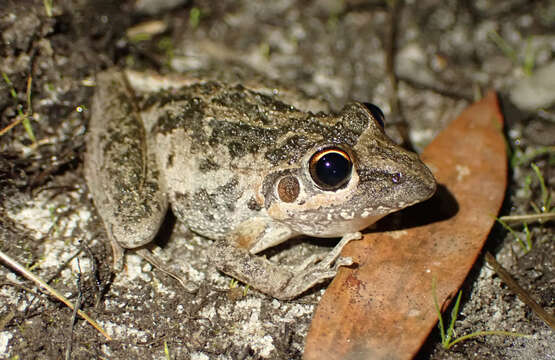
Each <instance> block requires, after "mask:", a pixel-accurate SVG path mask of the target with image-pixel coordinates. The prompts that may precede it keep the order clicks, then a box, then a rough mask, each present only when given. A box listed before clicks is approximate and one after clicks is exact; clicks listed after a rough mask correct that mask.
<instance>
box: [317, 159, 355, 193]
mask: <svg viewBox="0 0 555 360" xmlns="http://www.w3.org/2000/svg"><path fill="white" fill-rule="evenodd" d="M351 167H352V163H351V161H350V160H349V159H348V158H346V157H345V155H343V154H341V153H338V152H328V153H326V154H325V155H323V156H321V157H320V158H319V159H318V161H317V162H316V164H314V175H315V176H314V177H315V179H314V180H315V181H316V182H317V183H318V184H319V185H323V186H324V187H326V188H330V189H337V188H339V187H340V186H341V185H343V184H344V183H345V181H346V180H348V179H349V177H350V175H351Z"/></svg>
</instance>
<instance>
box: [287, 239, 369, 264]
mask: <svg viewBox="0 0 555 360" xmlns="http://www.w3.org/2000/svg"><path fill="white" fill-rule="evenodd" d="M360 239H362V234H361V233H360V232H355V233H352V234H346V235H344V236H343V237H342V238H341V240H340V241H339V242H338V243H337V245H335V247H334V248H333V250H332V251H330V252H328V253H325V254H314V255H311V256H310V257H309V258H308V259H306V260H305V261H303V262H302V264H300V265H299V266H298V267H297V269H296V270H297V271H296V272H301V271H303V270H306V269H308V268H309V267H311V266H314V265H315V264H319V265H321V266H322V267H328V268H330V267H331V265H332V264H334V268H339V267H340V266H350V265H353V259H351V258H350V257H339V254H341V251H342V250H343V248H344V247H345V245H347V244H348V243H349V242H351V241H352V240H360Z"/></svg>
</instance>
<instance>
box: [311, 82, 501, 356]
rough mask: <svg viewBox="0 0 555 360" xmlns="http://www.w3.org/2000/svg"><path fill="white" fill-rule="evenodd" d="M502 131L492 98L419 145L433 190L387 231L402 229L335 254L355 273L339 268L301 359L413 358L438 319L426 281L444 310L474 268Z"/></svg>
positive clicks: (491, 205) (492, 204)
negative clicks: (435, 184) (353, 264)
mask: <svg viewBox="0 0 555 360" xmlns="http://www.w3.org/2000/svg"><path fill="white" fill-rule="evenodd" d="M502 127H503V117H502V115H501V113H500V110H499V105H498V101H497V96H496V95H495V93H493V92H492V93H490V94H488V95H487V96H486V97H485V98H484V99H483V100H481V101H480V102H478V103H475V104H474V105H472V106H470V107H469V108H467V109H466V110H465V111H464V112H463V113H462V114H461V115H460V116H459V117H458V118H457V119H456V120H455V121H453V122H452V123H451V124H450V125H449V126H448V127H447V128H446V129H445V130H444V131H443V132H441V133H440V134H439V135H438V136H437V138H436V139H435V140H434V141H433V142H432V143H431V144H430V145H429V146H428V147H427V148H426V150H425V151H424V153H423V154H422V159H423V160H424V162H425V163H426V164H427V165H428V166H429V167H430V169H432V171H433V173H434V175H435V177H436V179H437V181H438V184H439V185H440V186H439V188H438V192H437V193H436V195H434V197H433V198H432V199H430V200H429V201H427V202H425V203H423V204H419V205H416V206H414V207H412V208H410V209H407V211H403V212H402V213H401V214H400V218H401V222H400V224H401V225H400V226H399V225H397V226H396V228H402V230H397V231H386V232H381V233H370V234H366V235H365V237H364V239H363V240H361V241H355V242H352V243H350V244H349V245H348V246H347V247H346V248H345V249H344V251H343V254H342V255H343V256H351V257H353V259H354V260H355V262H356V263H358V267H357V268H355V269H349V268H342V269H341V271H340V273H339V274H338V276H337V277H336V278H335V279H334V280H333V282H332V283H331V285H330V286H329V288H328V289H327V291H326V293H325V294H324V296H323V298H322V300H321V302H320V304H319V306H318V309H317V310H316V313H315V315H314V319H313V321H312V325H311V329H310V332H309V334H308V337H307V342H306V347H305V354H304V358H305V359H306V360H312V359H318V360H319V359H349V360H351V359H390V360H391V359H410V358H412V357H413V356H414V355H415V354H416V353H417V351H418V350H419V348H420V347H421V345H422V344H423V342H424V341H425V340H426V338H427V336H428V334H429V333H430V331H431V330H432V328H433V327H434V325H435V324H436V322H437V314H436V311H435V308H434V301H433V293H432V279H433V278H436V279H437V297H438V300H439V303H440V304H442V303H445V302H446V301H448V300H449V299H450V298H451V297H452V296H453V295H454V294H455V293H456V291H457V289H458V288H459V287H460V286H461V284H462V282H463V281H464V279H465V277H466V275H467V273H468V271H469V270H470V268H471V267H472V265H473V264H474V262H475V261H476V258H477V257H478V255H479V253H480V250H481V249H482V246H483V245H484V242H485V240H486V238H487V236H488V233H489V231H490V229H491V227H492V225H493V222H494V216H495V215H497V213H498V211H499V208H500V206H501V203H502V202H503V197H504V194H505V188H506V182H507V158H506V148H505V140H504V137H503V133H502ZM393 220H399V217H397V218H395V217H394V218H393ZM391 221H392V220H389V222H391ZM385 225H386V227H387V226H391V225H388V224H385Z"/></svg>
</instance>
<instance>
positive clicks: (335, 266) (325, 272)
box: [282, 232, 362, 298]
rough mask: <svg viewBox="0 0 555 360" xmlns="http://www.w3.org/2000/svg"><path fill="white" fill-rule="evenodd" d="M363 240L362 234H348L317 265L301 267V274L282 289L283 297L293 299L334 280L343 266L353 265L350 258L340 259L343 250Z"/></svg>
mask: <svg viewBox="0 0 555 360" xmlns="http://www.w3.org/2000/svg"><path fill="white" fill-rule="evenodd" d="M361 238H362V234H361V233H360V232H356V233H353V234H347V235H345V236H343V238H341V240H340V241H339V243H338V244H337V245H336V246H335V247H334V248H333V250H332V251H330V252H329V253H328V254H326V255H325V256H324V257H323V258H322V257H321V259H319V260H320V261H319V262H317V263H312V265H311V264H310V263H308V264H307V262H306V261H305V262H304V263H303V264H302V265H301V266H303V265H304V266H305V267H304V269H303V270H302V271H300V272H296V273H295V275H294V276H293V277H292V278H291V279H290V281H289V282H288V283H287V285H286V286H285V287H284V288H283V289H282V296H284V297H287V298H293V297H295V296H297V295H299V294H301V293H303V292H305V291H306V290H308V289H310V288H311V287H313V286H315V285H317V284H319V283H321V282H323V281H325V280H328V279H332V278H334V277H335V275H337V271H338V270H339V268H340V267H341V266H350V265H352V264H353V259H351V258H350V257H339V254H341V250H342V249H343V247H344V246H345V245H347V244H348V243H349V242H350V241H352V240H359V239H361ZM318 257H320V256H316V257H311V258H309V260H312V261H314V260H315V259H318Z"/></svg>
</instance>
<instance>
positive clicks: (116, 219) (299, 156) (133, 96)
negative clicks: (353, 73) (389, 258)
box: [84, 69, 436, 300]
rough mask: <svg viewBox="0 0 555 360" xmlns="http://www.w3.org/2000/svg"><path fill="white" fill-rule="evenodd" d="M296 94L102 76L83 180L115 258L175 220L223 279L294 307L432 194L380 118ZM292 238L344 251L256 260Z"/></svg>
mask: <svg viewBox="0 0 555 360" xmlns="http://www.w3.org/2000/svg"><path fill="white" fill-rule="evenodd" d="M298 93H300V92H298ZM292 94H293V95H294V94H297V93H296V92H294V91H289V89H285V90H281V89H280V88H279V87H277V86H276V85H275V83H272V84H271V85H269V86H266V85H264V83H262V82H261V81H251V82H250V83H249V82H248V81H242V82H241V81H236V82H233V81H220V80H218V79H211V78H206V79H203V78H195V77H191V76H187V75H184V74H181V75H180V74H166V75H163V74H159V73H156V72H153V71H148V70H147V71H136V70H127V69H108V70H105V71H103V72H100V73H99V74H97V77H96V88H95V93H94V96H93V98H92V103H91V107H90V111H91V116H90V121H89V127H88V135H87V149H86V152H85V159H84V174H85V178H86V182H87V185H88V189H89V191H90V193H91V195H92V199H93V202H94V204H95V207H96V209H97V211H98V214H99V215H100V218H101V219H102V222H103V224H104V227H105V229H106V233H107V236H108V238H109V239H110V242H111V244H112V247H113V249H114V257H118V258H119V257H121V256H122V255H121V254H122V253H123V251H124V250H125V249H129V250H135V251H137V250H139V249H143V248H144V247H145V246H148V245H149V244H151V243H152V241H153V239H154V238H155V236H156V234H157V233H158V232H159V230H160V227H161V226H162V224H163V221H164V219H165V217H166V214H167V212H168V211H169V210H168V209H169V208H171V212H173V214H174V215H175V217H176V219H177V221H179V222H181V223H183V224H184V225H185V226H186V227H187V228H188V229H190V230H191V231H192V232H194V233H196V234H198V235H201V236H202V237H204V238H207V239H208V240H209V241H212V244H211V246H210V247H209V248H210V250H209V256H210V262H211V263H213V264H214V266H215V267H216V268H217V269H218V270H220V271H221V272H223V273H225V274H227V275H230V276H231V277H233V278H235V279H237V280H239V281H241V282H243V283H245V284H248V285H249V286H250V287H253V288H255V289H257V290H259V291H261V292H262V293H265V294H267V295H269V296H272V297H274V298H276V299H281V300H290V299H294V298H296V297H299V296H300V295H302V294H304V293H305V292H307V291H308V290H309V289H311V288H313V287H315V286H316V285H317V284H320V283H322V282H325V281H329V280H330V279H332V278H333V277H334V276H335V275H336V274H337V272H338V270H339V269H340V268H341V267H347V266H352V265H356V264H353V260H352V259H351V258H348V257H341V256H340V254H341V250H342V249H343V247H344V246H346V245H347V244H348V243H349V242H351V241H353V240H358V239H360V238H361V233H360V231H363V230H364V229H366V228H368V227H369V226H371V225H372V224H374V223H375V222H376V221H378V220H379V219H381V218H382V217H384V216H386V215H387V214H390V213H392V212H395V211H398V210H401V209H403V208H405V207H408V206H411V205H413V204H416V203H419V202H422V201H424V200H426V199H428V198H430V197H431V196H432V195H433V194H434V192H435V190H436V181H435V179H434V176H433V174H432V172H431V171H430V170H429V169H428V167H427V166H426V165H425V164H424V163H423V162H422V161H421V160H420V158H419V156H418V155H417V154H416V153H413V152H410V151H408V150H405V149H404V148H402V147H400V146H399V145H397V144H395V143H394V142H393V141H392V140H391V139H390V138H389V137H388V136H387V135H386V133H385V130H384V124H383V120H384V116H383V113H382V112H381V110H380V109H379V108H378V107H376V106H375V105H371V104H369V103H361V102H350V103H347V104H346V105H345V106H344V107H343V108H342V109H341V110H339V111H335V112H334V111H316V110H313V109H314V108H318V106H313V105H314V104H321V103H322V102H325V101H320V102H318V101H313V98H311V97H309V96H306V95H302V96H301V95H299V96H298V97H295V96H292ZM292 98H296V100H291V99H292ZM311 102H312V105H307V106H306V108H303V107H304V105H305V104H310V103H311ZM323 107H324V108H325V106H324V105H323ZM300 236H307V237H313V238H317V239H318V238H340V240H339V241H338V242H337V244H336V245H335V246H334V247H333V248H332V249H331V250H330V251H329V252H327V253H325V254H320V255H313V256H309V257H308V258H307V259H306V261H304V262H303V263H302V264H299V265H297V266H293V267H291V266H284V265H280V264H279V263H276V262H273V261H271V260H270V259H267V258H266V257H265V256H263V255H261V253H262V252H264V251H265V250H266V249H269V248H272V247H275V246H277V245H279V244H282V243H284V242H285V241H287V240H289V239H292V238H296V237H300ZM116 254H118V255H117V256H116Z"/></svg>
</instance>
